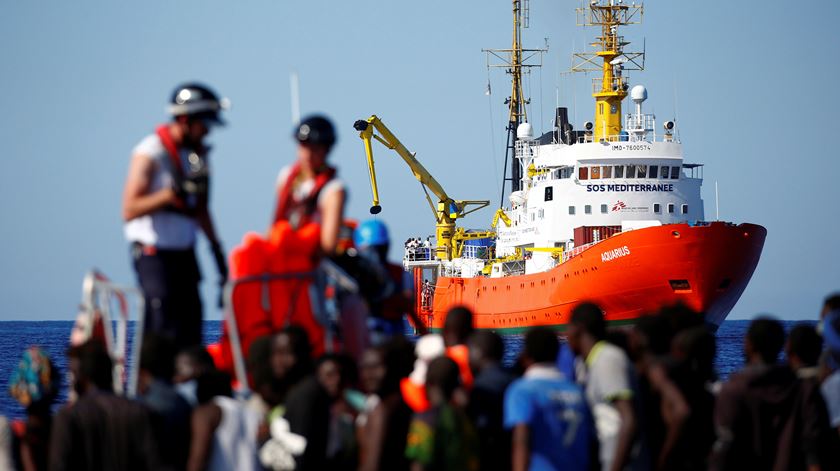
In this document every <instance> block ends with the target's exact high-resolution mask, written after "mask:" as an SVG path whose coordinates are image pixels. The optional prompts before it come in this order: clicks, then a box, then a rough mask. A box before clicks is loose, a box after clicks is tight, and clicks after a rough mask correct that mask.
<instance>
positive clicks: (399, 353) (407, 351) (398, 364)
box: [376, 335, 417, 398]
mask: <svg viewBox="0 0 840 471" xmlns="http://www.w3.org/2000/svg"><path fill="white" fill-rule="evenodd" d="M380 347H381V348H382V356H383V358H384V361H385V374H384V376H383V377H382V382H381V384H380V387H379V390H378V391H376V393H377V394H378V395H379V397H383V398H384V397H385V396H387V395H389V394H392V393H395V392H399V390H400V381H401V380H402V379H403V378H406V377H408V375H410V374H411V372H412V370H413V369H414V360H415V359H416V358H417V357H416V356H415V354H414V344H412V343H411V342H409V341H408V340H407V339H406V338H405V337H403V336H401V335H398V336H394V337H391V338H390V339H388V340H387V341H386V342H385V343H383V344H382V345H381V346H380Z"/></svg>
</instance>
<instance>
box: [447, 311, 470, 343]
mask: <svg viewBox="0 0 840 471" xmlns="http://www.w3.org/2000/svg"><path fill="white" fill-rule="evenodd" d="M473 330H474V327H473V313H472V311H470V310H469V308H467V307H465V306H457V307H453V308H452V309H450V310H449V312H447V313H446V320H444V322H443V342H444V343H445V344H446V346H447V347H451V346H453V345H463V344H466V343H467V339H469V337H470V334H472V333H473Z"/></svg>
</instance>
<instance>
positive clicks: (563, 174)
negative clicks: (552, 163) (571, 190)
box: [560, 167, 575, 178]
mask: <svg viewBox="0 0 840 471" xmlns="http://www.w3.org/2000/svg"><path fill="white" fill-rule="evenodd" d="M573 173H575V169H574V168H572V167H563V168H561V169H560V178H572V174H573Z"/></svg>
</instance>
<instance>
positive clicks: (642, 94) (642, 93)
mask: <svg viewBox="0 0 840 471" xmlns="http://www.w3.org/2000/svg"><path fill="white" fill-rule="evenodd" d="M630 99H631V100H633V102H634V103H641V102H643V101H645V100H647V88H645V86H644V85H636V86H635V87H633V88H632V89H631V90H630Z"/></svg>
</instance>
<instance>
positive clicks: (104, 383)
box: [67, 340, 114, 396]
mask: <svg viewBox="0 0 840 471" xmlns="http://www.w3.org/2000/svg"><path fill="white" fill-rule="evenodd" d="M67 356H68V358H69V360H70V362H69V363H70V371H71V372H72V373H73V375H74V377H75V384H74V387H75V388H76V392H77V393H79V396H83V395H84V394H85V393H87V392H88V391H89V390H91V389H93V388H95V389H98V390H100V391H112V390H113V388H114V379H113V378H114V377H113V362H112V361H111V356H110V355H109V354H108V350H107V349H106V348H105V345H104V344H103V343H102V342H99V341H96V340H89V341H87V342H85V343H83V344H81V345H79V346H78V347H71V348H70V350H69V351H68V352H67Z"/></svg>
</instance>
